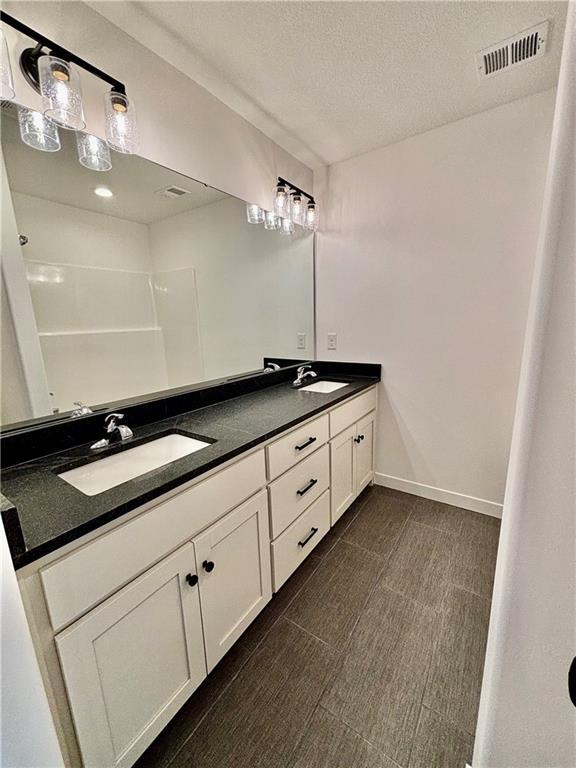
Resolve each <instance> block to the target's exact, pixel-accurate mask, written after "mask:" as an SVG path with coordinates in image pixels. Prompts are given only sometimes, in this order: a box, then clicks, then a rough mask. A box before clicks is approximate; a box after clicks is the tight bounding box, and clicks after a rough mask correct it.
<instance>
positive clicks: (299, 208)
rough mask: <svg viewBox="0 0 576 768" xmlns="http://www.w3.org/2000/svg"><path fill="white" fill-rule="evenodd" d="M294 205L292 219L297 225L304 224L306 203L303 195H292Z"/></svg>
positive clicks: (292, 206) (291, 209)
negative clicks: (303, 200)
mask: <svg viewBox="0 0 576 768" xmlns="http://www.w3.org/2000/svg"><path fill="white" fill-rule="evenodd" d="M291 197H292V205H291V207H290V218H291V219H292V221H293V222H294V223H295V224H303V223H304V203H303V202H302V195H301V194H300V193H299V192H293V193H292V196H291Z"/></svg>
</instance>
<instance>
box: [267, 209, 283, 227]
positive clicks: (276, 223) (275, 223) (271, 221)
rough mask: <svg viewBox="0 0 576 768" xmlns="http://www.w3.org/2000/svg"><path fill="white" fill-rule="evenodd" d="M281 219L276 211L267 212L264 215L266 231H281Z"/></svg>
mask: <svg viewBox="0 0 576 768" xmlns="http://www.w3.org/2000/svg"><path fill="white" fill-rule="evenodd" d="M281 226H282V224H281V222H280V219H279V217H278V216H276V214H275V213H274V211H266V212H265V214H264V229H280V227H281Z"/></svg>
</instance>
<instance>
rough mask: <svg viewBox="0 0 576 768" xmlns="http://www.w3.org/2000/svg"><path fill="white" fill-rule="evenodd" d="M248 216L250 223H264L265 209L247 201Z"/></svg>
mask: <svg viewBox="0 0 576 768" xmlns="http://www.w3.org/2000/svg"><path fill="white" fill-rule="evenodd" d="M246 218H247V219H248V224H263V223H264V211H263V210H262V208H260V206H259V205H255V204H254V203H246Z"/></svg>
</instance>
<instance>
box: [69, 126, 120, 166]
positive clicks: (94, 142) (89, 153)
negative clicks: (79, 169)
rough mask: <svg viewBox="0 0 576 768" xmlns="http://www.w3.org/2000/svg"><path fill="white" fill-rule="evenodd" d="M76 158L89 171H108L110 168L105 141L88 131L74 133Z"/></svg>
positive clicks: (110, 162) (108, 153) (110, 160)
mask: <svg viewBox="0 0 576 768" xmlns="http://www.w3.org/2000/svg"><path fill="white" fill-rule="evenodd" d="M76 146H77V148H78V160H80V163H81V164H82V165H83V166H84V168H88V169H89V170H90V171H109V170H110V168H112V159H111V157H110V150H109V149H108V145H107V144H106V142H104V141H102V139H99V138H98V136H92V135H90V134H89V133H77V134H76Z"/></svg>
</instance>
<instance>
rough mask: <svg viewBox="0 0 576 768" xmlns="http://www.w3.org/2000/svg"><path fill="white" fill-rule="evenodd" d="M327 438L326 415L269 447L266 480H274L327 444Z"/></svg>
mask: <svg viewBox="0 0 576 768" xmlns="http://www.w3.org/2000/svg"><path fill="white" fill-rule="evenodd" d="M328 436H329V435H328V414H326V415H325V416H321V417H320V418H319V419H314V421H311V422H310V423H309V424H306V426H304V427H300V429H295V430H294V431H293V432H290V434H289V435H286V436H285V437H282V438H280V440H277V441H276V442H275V443H272V445H269V446H268V448H267V449H266V450H267V452H268V478H269V479H270V480H274V478H276V477H278V476H279V475H281V474H282V473H283V472H285V471H286V470H287V469H290V467H293V466H294V464H297V463H298V462H299V461H300V460H301V459H303V458H305V457H306V456H309V455H310V454H311V453H313V452H314V451H315V450H316V449H317V448H320V446H321V445H323V444H324V443H325V442H327V440H328Z"/></svg>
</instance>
